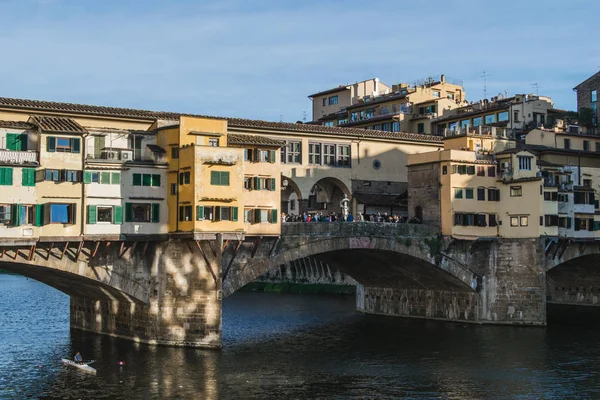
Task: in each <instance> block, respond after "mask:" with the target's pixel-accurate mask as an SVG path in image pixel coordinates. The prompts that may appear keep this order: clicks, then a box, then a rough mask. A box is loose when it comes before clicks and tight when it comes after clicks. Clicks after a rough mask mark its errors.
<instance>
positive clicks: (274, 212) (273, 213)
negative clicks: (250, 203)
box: [271, 210, 277, 224]
mask: <svg viewBox="0 0 600 400" xmlns="http://www.w3.org/2000/svg"><path fill="white" fill-rule="evenodd" d="M271 223H272V224H276V223H277V210H271Z"/></svg>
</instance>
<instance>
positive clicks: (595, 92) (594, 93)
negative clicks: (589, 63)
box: [590, 89, 598, 103]
mask: <svg viewBox="0 0 600 400" xmlns="http://www.w3.org/2000/svg"><path fill="white" fill-rule="evenodd" d="M590 101H591V102H592V103H596V102H597V101H598V90H597V89H594V90H592V92H591V93H590Z"/></svg>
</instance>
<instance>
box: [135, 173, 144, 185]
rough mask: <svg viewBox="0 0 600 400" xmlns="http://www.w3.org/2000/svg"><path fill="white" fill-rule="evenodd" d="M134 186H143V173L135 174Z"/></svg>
mask: <svg viewBox="0 0 600 400" xmlns="http://www.w3.org/2000/svg"><path fill="white" fill-rule="evenodd" d="M133 186H142V174H133Z"/></svg>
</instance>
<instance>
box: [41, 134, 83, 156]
mask: <svg viewBox="0 0 600 400" xmlns="http://www.w3.org/2000/svg"><path fill="white" fill-rule="evenodd" d="M80 149H81V139H79V138H67V137H59V136H48V137H47V138H46V151H48V152H49V153H53V152H58V153H79V152H80Z"/></svg>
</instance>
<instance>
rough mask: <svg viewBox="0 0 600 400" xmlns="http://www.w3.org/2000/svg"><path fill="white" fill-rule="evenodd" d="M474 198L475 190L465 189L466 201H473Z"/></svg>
mask: <svg viewBox="0 0 600 400" xmlns="http://www.w3.org/2000/svg"><path fill="white" fill-rule="evenodd" d="M472 198H473V188H466V189H465V199H472Z"/></svg>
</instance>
